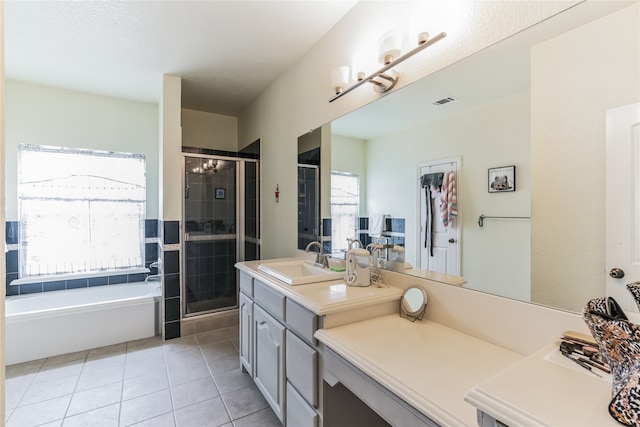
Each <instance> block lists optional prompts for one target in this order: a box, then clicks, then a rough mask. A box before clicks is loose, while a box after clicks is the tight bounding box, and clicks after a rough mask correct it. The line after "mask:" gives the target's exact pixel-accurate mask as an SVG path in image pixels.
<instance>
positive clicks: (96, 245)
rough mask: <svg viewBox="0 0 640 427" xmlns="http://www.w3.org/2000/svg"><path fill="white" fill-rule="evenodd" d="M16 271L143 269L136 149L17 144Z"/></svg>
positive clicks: (141, 187) (141, 165) (140, 159)
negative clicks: (17, 238) (116, 150)
mask: <svg viewBox="0 0 640 427" xmlns="http://www.w3.org/2000/svg"><path fill="white" fill-rule="evenodd" d="M18 162H19V163H18V175H19V177H18V197H19V216H20V233H19V239H20V240H19V262H20V271H19V273H20V277H33V276H48V275H56V274H69V273H92V272H97V271H105V270H121V269H129V268H135V267H144V243H145V234H144V219H145V211H146V172H145V156H144V155H143V154H131V153H115V152H107V151H98V150H88V149H80V148H62V147H47V146H39V145H25V144H23V145H20V146H19V148H18Z"/></svg>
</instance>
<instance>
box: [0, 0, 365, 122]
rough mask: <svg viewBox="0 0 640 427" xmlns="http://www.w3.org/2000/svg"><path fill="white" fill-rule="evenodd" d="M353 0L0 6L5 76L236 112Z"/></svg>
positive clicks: (10, 1) (15, 0) (19, 0)
mask: <svg viewBox="0 0 640 427" xmlns="http://www.w3.org/2000/svg"><path fill="white" fill-rule="evenodd" d="M355 3H356V1H347V0H340V1H306V0H295V1H291V0H290V1H25V0H7V1H5V6H4V8H5V13H4V15H5V67H6V70H5V73H6V77H7V78H9V79H15V80H21V81H27V82H32V83H37V84H43V85H47V86H54V87H61V88H66V89H71V90H77V91H82V92H89V93H96V94H102V95H109V96H115V97H120V98H127V99H134V100H139V101H145V102H152V103H157V102H159V100H160V97H161V92H162V76H163V75H164V74H170V75H175V76H179V77H181V78H182V79H183V80H182V83H183V84H182V106H183V107H184V108H189V109H194V110H199V111H207V112H211V113H217V114H224V115H230V116H238V115H239V114H240V113H241V112H242V111H243V110H244V109H245V108H246V107H247V106H248V105H249V104H250V103H251V102H252V101H253V100H254V99H256V98H257V97H258V96H259V95H260V94H261V93H263V92H264V91H265V90H266V89H267V88H268V87H269V85H270V84H271V83H273V82H274V81H275V80H276V79H277V78H278V77H279V75H280V74H281V73H282V72H283V71H284V70H286V69H287V68H289V67H291V66H292V65H293V64H295V63H296V62H297V61H298V60H299V59H300V58H301V57H302V56H304V54H305V53H306V52H307V51H308V50H309V49H310V48H311V47H312V46H313V45H314V44H315V43H316V42H317V41H318V40H319V39H320V38H321V37H322V36H323V35H324V34H325V33H326V32H327V31H329V30H330V29H331V27H333V26H334V25H335V24H336V23H337V22H338V21H339V20H340V19H341V18H342V17H343V16H344V15H345V14H346V13H347V12H348V11H349V10H350V9H351V8H352V7H353V6H354V5H355Z"/></svg>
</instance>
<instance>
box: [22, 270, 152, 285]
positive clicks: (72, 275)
mask: <svg viewBox="0 0 640 427" xmlns="http://www.w3.org/2000/svg"><path fill="white" fill-rule="evenodd" d="M148 272H149V269H148V268H144V267H138V268H128V269H124V270H102V271H95V272H91V273H69V274H50V275H47V276H30V277H23V278H20V279H16V280H12V281H11V283H10V284H9V285H10V286H14V285H26V284H29V283H40V282H53V281H57V280H73V279H87V278H91V277H103V276H116V275H120V274H138V273H148Z"/></svg>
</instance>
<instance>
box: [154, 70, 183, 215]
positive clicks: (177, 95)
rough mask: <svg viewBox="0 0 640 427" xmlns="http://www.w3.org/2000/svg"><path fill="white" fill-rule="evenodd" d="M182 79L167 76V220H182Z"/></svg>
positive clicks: (163, 146)
mask: <svg viewBox="0 0 640 427" xmlns="http://www.w3.org/2000/svg"><path fill="white" fill-rule="evenodd" d="M181 96H182V79H181V78H180V77H176V76H164V77H163V81H162V102H161V104H160V114H161V117H160V123H161V139H160V141H159V144H160V153H161V158H160V165H161V167H160V198H161V200H160V215H159V218H160V219H162V220H163V221H181V220H182V125H181V121H180V119H181V114H180V102H181Z"/></svg>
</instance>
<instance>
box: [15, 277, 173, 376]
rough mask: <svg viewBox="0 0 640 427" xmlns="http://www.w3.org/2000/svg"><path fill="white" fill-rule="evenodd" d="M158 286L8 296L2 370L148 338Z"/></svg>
mask: <svg viewBox="0 0 640 427" xmlns="http://www.w3.org/2000/svg"><path fill="white" fill-rule="evenodd" d="M161 294H162V291H161V289H160V285H159V283H158V282H149V283H145V282H136V283H126V284H121V285H107V286H94V287H90V288H81V289H70V290H64V291H52V292H43V293H36V294H29V295H19V296H9V297H7V298H6V305H5V316H6V322H5V337H6V347H5V349H6V354H5V361H6V364H7V365H11V364H15V363H21V362H26V361H29V360H36V359H42V358H44V357H50V356H56V355H60V354H65V353H71V352H74V351H80V350H88V349H91V348H96V347H102V346H106V345H111V344H117V343H121V342H125V341H132V340H137V339H142V338H147V337H151V336H154V335H155V334H156V331H157V329H158V328H157V324H158V315H159V310H158V309H157V306H158V304H159V301H160V296H161Z"/></svg>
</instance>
